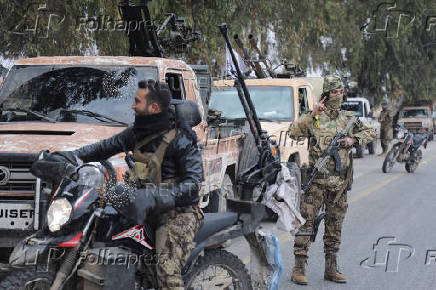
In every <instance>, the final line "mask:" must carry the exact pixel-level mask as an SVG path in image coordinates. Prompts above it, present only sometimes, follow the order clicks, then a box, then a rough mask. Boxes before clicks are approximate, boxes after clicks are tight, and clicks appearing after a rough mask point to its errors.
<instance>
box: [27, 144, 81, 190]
mask: <svg viewBox="0 0 436 290" xmlns="http://www.w3.org/2000/svg"><path fill="white" fill-rule="evenodd" d="M81 164H83V162H82V160H80V159H79V158H78V157H77V156H76V155H75V154H74V153H73V152H72V151H59V152H53V153H50V154H48V155H47V156H46V157H44V158H43V159H41V160H37V161H35V162H34V163H33V164H32V168H31V170H30V171H31V172H32V174H33V175H35V176H36V177H39V178H41V179H42V180H44V181H47V182H50V183H52V184H59V182H60V181H61V180H62V178H64V177H65V176H68V177H71V175H72V174H73V173H74V172H75V170H76V167H77V166H79V165H81Z"/></svg>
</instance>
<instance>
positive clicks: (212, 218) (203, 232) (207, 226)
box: [194, 212, 238, 243]
mask: <svg viewBox="0 0 436 290" xmlns="http://www.w3.org/2000/svg"><path fill="white" fill-rule="evenodd" d="M237 221H238V214H237V213H235V212H223V213H205V214H204V220H203V223H202V224H201V226H200V229H199V230H198V232H197V234H196V235H195V238H194V241H195V242H196V243H200V242H202V241H204V240H205V239H207V238H208V237H210V236H211V235H213V234H214V233H216V232H219V231H221V230H223V229H225V228H227V227H230V226H232V225H234V224H235V223H236V222H237Z"/></svg>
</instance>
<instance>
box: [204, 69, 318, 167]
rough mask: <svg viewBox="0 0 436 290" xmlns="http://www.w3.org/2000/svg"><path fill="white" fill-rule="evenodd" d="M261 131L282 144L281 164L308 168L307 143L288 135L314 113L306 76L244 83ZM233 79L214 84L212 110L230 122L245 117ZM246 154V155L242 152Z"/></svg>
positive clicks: (255, 80) (311, 92)
mask: <svg viewBox="0 0 436 290" xmlns="http://www.w3.org/2000/svg"><path fill="white" fill-rule="evenodd" d="M245 82H246V84H247V87H248V90H249V91H250V95H251V98H252V100H253V103H254V105H255V107H256V111H257V114H258V116H259V119H260V121H261V125H262V128H263V129H264V130H266V131H267V132H268V135H270V136H271V138H272V139H273V140H275V141H276V143H277V144H279V149H280V156H281V160H282V161H291V162H296V163H297V164H298V165H299V166H302V165H304V164H306V165H308V162H309V153H308V140H307V139H302V140H293V139H290V138H289V137H288V136H287V134H286V132H287V130H288V128H289V125H290V124H291V123H292V122H295V121H297V120H298V119H299V118H300V116H301V115H302V114H304V113H305V112H307V111H309V110H313V104H314V94H313V87H312V85H311V84H310V83H309V82H308V81H307V80H306V78H304V77H296V78H259V79H247V80H245ZM233 84H234V81H233V80H219V81H214V86H213V90H212V95H211V100H210V104H209V108H210V109H214V110H218V111H222V117H223V118H225V119H228V120H238V119H241V118H245V115H244V111H243V109H242V106H241V104H240V102H239V99H238V95H237V92H236V89H235V88H234V87H233ZM253 151H255V150H254V149H253ZM243 154H247V152H245V150H244V152H243Z"/></svg>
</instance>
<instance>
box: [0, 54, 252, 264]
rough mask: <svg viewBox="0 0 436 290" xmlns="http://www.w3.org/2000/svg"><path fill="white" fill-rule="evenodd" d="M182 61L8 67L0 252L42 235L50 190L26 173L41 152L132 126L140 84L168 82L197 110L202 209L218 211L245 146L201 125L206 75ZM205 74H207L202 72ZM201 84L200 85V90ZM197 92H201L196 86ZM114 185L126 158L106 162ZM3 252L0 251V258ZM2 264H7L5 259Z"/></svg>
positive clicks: (0, 129)
mask: <svg viewBox="0 0 436 290" xmlns="http://www.w3.org/2000/svg"><path fill="white" fill-rule="evenodd" d="M204 72H205V70H203V74H202V78H201V79H200V80H199V79H197V76H196V73H195V72H194V70H193V69H192V68H191V66H189V65H187V64H186V63H184V62H183V61H180V60H172V59H165V58H153V57H39V58H29V59H21V60H18V61H16V62H15V64H14V65H13V67H12V68H11V70H10V72H9V74H8V76H7V78H6V81H5V83H4V86H3V88H2V90H1V93H0V118H1V119H0V248H2V249H4V248H10V247H13V246H15V244H16V242H17V241H18V240H20V239H22V238H23V237H25V236H27V235H29V234H30V233H31V232H33V231H35V230H37V229H39V228H40V226H41V224H42V223H43V222H44V219H45V212H46V210H47V206H48V204H47V201H48V199H49V197H50V195H51V191H50V190H49V187H48V185H47V184H45V183H44V182H43V181H41V180H40V179H37V178H35V177H34V176H33V175H32V174H31V173H30V172H29V169H30V167H31V165H32V163H33V162H34V161H35V160H36V159H38V156H39V154H40V152H41V151H42V150H50V151H51V152H52V151H60V150H62V151H64V150H74V149H77V148H79V147H81V146H84V145H87V144H91V143H94V142H97V141H99V140H102V139H105V138H108V137H111V136H112V135H114V134H116V133H118V132H120V131H122V130H124V129H125V128H126V126H127V124H130V123H132V122H133V120H134V114H133V110H132V109H131V104H132V101H133V97H134V95H135V91H136V89H137V83H138V81H139V80H143V79H154V80H160V81H162V82H168V83H169V85H170V88H171V90H172V93H173V97H174V98H175V99H182V100H191V101H194V102H196V103H197V104H198V106H199V109H200V112H201V114H202V121H201V123H200V124H199V125H198V126H196V127H195V128H194V129H195V131H196V133H197V135H198V138H199V143H200V147H201V148H202V157H203V165H204V173H205V174H204V176H205V181H204V184H203V186H202V191H201V195H202V199H201V207H203V208H204V207H207V206H209V209H210V210H211V211H216V210H224V208H225V205H226V204H225V195H224V194H222V195H220V194H218V193H219V192H220V190H221V187H222V186H224V187H225V189H226V191H225V192H224V191H223V192H224V193H225V194H227V195H230V196H231V195H232V194H233V191H232V183H233V181H234V180H235V176H236V174H237V171H238V156H239V155H240V151H241V148H242V146H243V142H244V140H243V138H244V136H245V135H244V134H241V133H240V132H242V131H241V130H242V128H235V126H233V127H232V128H231V129H228V130H223V127H222V126H221V127H220V126H210V125H209V124H208V122H207V109H205V108H207V104H204V103H203V100H207V99H208V97H207V95H206V96H203V97H202V96H201V92H203V93H204V94H208V91H209V90H210V85H211V81H210V76H209V77H208V75H207V73H206V74H205V73H204ZM206 72H207V70H206ZM199 83H200V85H199ZM200 86H202V87H200ZM109 162H111V163H112V165H113V166H114V167H115V169H116V171H117V178H118V179H119V180H120V179H121V178H122V174H123V172H124V171H125V169H126V168H127V165H126V163H125V161H124V155H123V154H120V155H117V156H114V157H113V158H111V159H109ZM0 252H1V251H0ZM5 258H7V257H5Z"/></svg>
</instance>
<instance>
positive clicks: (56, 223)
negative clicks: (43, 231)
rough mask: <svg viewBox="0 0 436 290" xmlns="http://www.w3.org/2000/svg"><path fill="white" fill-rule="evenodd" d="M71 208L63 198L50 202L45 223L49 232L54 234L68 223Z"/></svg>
mask: <svg viewBox="0 0 436 290" xmlns="http://www.w3.org/2000/svg"><path fill="white" fill-rule="evenodd" d="M72 211H73V207H72V206H71V203H69V202H68V200H66V199H65V198H59V199H56V200H54V201H53V202H52V204H51V205H50V207H49V208H48V211H47V223H48V228H49V230H50V231H51V232H56V231H59V230H60V229H61V227H62V226H63V225H64V224H66V223H67V222H68V220H69V219H70V216H71V212H72Z"/></svg>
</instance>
